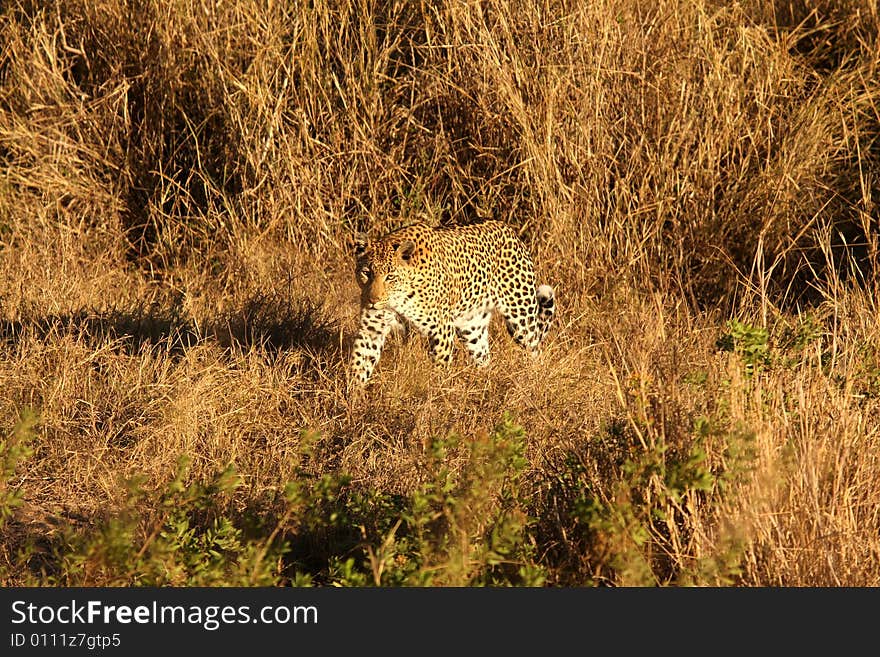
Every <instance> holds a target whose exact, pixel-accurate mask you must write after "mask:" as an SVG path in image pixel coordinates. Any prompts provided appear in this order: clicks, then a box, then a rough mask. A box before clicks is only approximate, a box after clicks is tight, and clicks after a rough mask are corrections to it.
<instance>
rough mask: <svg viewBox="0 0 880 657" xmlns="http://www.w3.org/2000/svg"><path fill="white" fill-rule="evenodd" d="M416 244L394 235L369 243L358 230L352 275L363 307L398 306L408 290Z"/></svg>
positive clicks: (378, 308) (414, 260)
mask: <svg viewBox="0 0 880 657" xmlns="http://www.w3.org/2000/svg"><path fill="white" fill-rule="evenodd" d="M416 251H417V249H416V244H415V242H414V241H413V240H411V239H402V238H396V237H395V236H394V235H393V234H392V235H388V236H386V237H384V238H383V239H381V240H377V241H375V242H371V241H370V240H369V238H368V237H367V236H366V235H365V234H363V233H359V234H358V236H357V238H356V239H355V249H354V255H355V263H356V265H355V276H356V278H357V281H358V284H359V285H360V287H361V306H362V307H364V308H375V309H377V310H381V309H383V308H392V309H393V308H395V307H397V306H398V305H399V304H400V303H401V302H402V301H403V300H404V299H405V298H406V295H407V294H408V293H409V290H410V289H411V287H412V286H411V285H410V284H409V283H410V279H411V276H412V274H413V273H414V270H415V266H416Z"/></svg>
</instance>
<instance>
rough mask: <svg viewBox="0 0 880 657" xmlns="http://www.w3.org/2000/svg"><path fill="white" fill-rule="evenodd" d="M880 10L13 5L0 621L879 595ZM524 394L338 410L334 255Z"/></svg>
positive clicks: (448, 385) (615, 1) (8, 23)
mask: <svg viewBox="0 0 880 657" xmlns="http://www.w3.org/2000/svg"><path fill="white" fill-rule="evenodd" d="M878 26H880V17H878V7H877V3H876V0H828V1H824V2H813V1H811V2H806V1H803V2H801V1H798V0H794V1H791V2H789V1H785V2H781V1H774V0H743V1H741V2H731V3H725V2H710V1H708V0H697V1H693V0H663V1H661V2H653V3H640V2H636V1H634V0H604V1H602V2H591V3H577V2H545V1H543V0H519V1H506V0H486V1H484V2H460V1H458V0H456V1H452V0H450V1H448V2H439V3H424V2H408V1H390V0H389V1H387V2H383V1H371V0H359V1H353V0H339V1H336V2H314V3H304V2H295V1H293V0H290V1H281V0H243V1H241V2H230V3H217V2H210V1H208V0H195V1H191V2H172V1H169V0H166V1H159V0H145V1H143V2H123V1H122V0H64V1H55V2H52V1H50V0H46V1H43V2H40V1H26V0H13V1H12V2H7V3H4V5H3V9H0V168H2V176H0V583H3V584H7V585H8V584H49V585H56V584H65V585H135V584H163V585H186V584H261V585H263V584H297V585H301V584H308V583H312V584H330V583H338V584H350V585H367V584H380V585H400V584H422V585H444V584H487V585H498V584H524V585H540V584H548V585H591V584H608V585H629V584H671V585H684V584H697V585H707V584H708V585H718V584H725V585H726V584H732V585H742V586H755V585H813V586H826V585H830V586H833V585H878V584H880V513H878V510H880V489H878V486H877V482H878V481H880V451H878V447H880V444H878V443H880V399H878V396H880V334H878V329H880V324H878V308H877V304H876V301H875V300H876V295H877V289H878V285H877V283H878V272H880V270H878V239H877V235H878V225H877V224H878V218H880V217H878V211H877V206H876V203H877V196H878V191H877V189H878V186H877V180H878V176H880V142H878V134H880V133H878V131H880V109H878V107H880V82H878V75H877V73H878V64H880V54H878V53H880V43H878ZM480 217H495V218H499V219H502V220H504V221H507V222H509V223H511V224H512V225H514V226H516V227H518V228H519V229H520V231H521V234H522V236H523V239H524V240H525V241H526V242H527V243H528V244H529V247H530V249H531V250H532V252H533V255H534V258H535V261H536V265H537V268H538V271H539V279H540V282H542V283H548V284H552V285H553V286H554V287H555V288H556V291H557V295H558V309H557V313H558V314H557V321H556V323H555V324H554V327H553V329H552V330H551V332H550V334H549V335H548V338H547V342H546V346H545V349H544V352H543V353H542V355H541V356H540V357H539V358H538V359H537V360H536V361H532V360H530V359H529V358H528V357H527V356H526V355H524V354H523V353H522V352H521V351H520V350H519V349H518V348H517V347H516V346H515V345H514V344H513V343H512V341H510V340H509V339H508V337H507V335H506V334H505V332H504V331H503V329H500V325H498V324H496V325H494V326H493V335H492V351H493V361H492V364H491V366H490V367H489V368H488V369H486V370H477V369H474V368H472V367H471V366H470V365H469V364H468V363H467V361H466V358H465V356H464V354H463V353H460V354H459V355H458V359H457V360H456V362H455V364H454V365H453V366H451V367H449V368H438V367H434V366H432V364H431V363H430V359H429V357H428V355H427V350H426V348H425V344H424V343H423V341H422V340H421V339H420V338H418V337H417V336H414V337H410V338H407V339H401V340H398V341H396V342H394V343H393V344H391V345H390V346H389V347H388V349H387V350H386V353H385V354H384V355H383V358H382V360H381V361H380V363H379V366H378V369H377V373H376V375H375V380H374V382H373V383H372V384H371V385H370V386H369V387H368V388H367V390H366V391H365V392H364V393H362V394H356V393H355V392H354V391H353V390H351V389H349V387H348V384H347V381H346V365H347V358H348V351H349V349H350V345H351V341H352V338H353V333H354V331H355V328H356V318H357V312H358V308H357V304H358V291H357V287H356V283H355V279H354V276H353V271H352V260H351V254H350V243H351V238H352V236H353V234H354V233H355V232H356V231H358V230H367V231H369V232H370V233H372V234H373V235H379V234H381V233H382V232H384V231H386V230H387V229H389V228H392V227H395V226H397V225H400V224H402V223H405V222H409V221H413V220H416V219H418V220H423V221H427V222H431V223H438V224H439V223H461V222H468V221H473V220H475V219H477V218H480Z"/></svg>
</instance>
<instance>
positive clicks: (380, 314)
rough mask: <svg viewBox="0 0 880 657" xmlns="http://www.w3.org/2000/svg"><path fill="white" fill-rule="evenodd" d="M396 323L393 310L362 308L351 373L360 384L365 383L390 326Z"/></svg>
mask: <svg viewBox="0 0 880 657" xmlns="http://www.w3.org/2000/svg"><path fill="white" fill-rule="evenodd" d="M396 324H397V316H396V313H395V312H394V311H393V310H388V309H385V308H383V309H381V310H380V309H376V308H364V310H363V312H361V322H360V328H359V330H358V334H357V337H356V338H355V340H354V347H353V349H352V361H351V370H352V375H353V376H354V377H355V379H356V380H357V381H358V382H360V383H361V384H364V383H366V382H367V381H368V380H369V378H370V376H371V375H372V374H373V368H375V367H376V363H377V362H379V356H380V355H381V354H382V347H383V346H385V339H386V338H387V337H388V333H389V332H390V331H391V329H392V327H394V326H395V325H396Z"/></svg>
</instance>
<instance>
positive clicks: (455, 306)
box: [351, 219, 556, 384]
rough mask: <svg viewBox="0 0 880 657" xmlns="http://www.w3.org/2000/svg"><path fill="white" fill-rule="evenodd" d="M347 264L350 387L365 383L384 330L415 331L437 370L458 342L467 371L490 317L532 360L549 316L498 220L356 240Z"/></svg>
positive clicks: (526, 259) (514, 236) (550, 305)
mask: <svg viewBox="0 0 880 657" xmlns="http://www.w3.org/2000/svg"><path fill="white" fill-rule="evenodd" d="M354 260H355V275H356V278H357V282H358V284H359V286H360V291H361V295H360V320H359V328H358V332H357V335H356V337H355V340H354V343H353V348H352V360H351V374H352V377H353V379H354V381H355V382H356V383H358V384H366V383H367V382H368V381H369V379H370V377H371V376H372V374H373V371H374V369H375V367H376V364H377V363H378V361H379V357H380V355H381V353H382V349H383V347H384V346H385V342H386V339H387V338H388V335H389V334H390V333H391V332H392V330H395V329H401V328H407V327H410V326H411V327H415V329H417V330H418V332H420V333H421V334H422V335H424V336H426V337H427V339H428V345H429V351H430V353H431V354H432V356H433V359H434V361H435V362H436V363H438V364H444V365H448V364H449V363H451V362H452V359H453V353H454V348H455V344H456V339H459V340H460V341H461V342H462V343H463V344H464V347H465V348H466V350H467V352H468V353H469V355H470V358H471V360H472V361H473V363H474V364H475V365H476V366H478V367H485V366H486V365H488V363H489V360H490V354H489V324H490V321H491V319H492V314H493V312H495V311H497V312H498V313H499V314H500V315H501V316H502V317H503V319H504V324H505V327H506V328H507V332H508V333H509V334H510V336H511V337H512V338H513V340H514V342H515V343H516V344H517V345H519V346H520V347H522V348H523V349H525V350H526V351H527V352H528V353H530V354H532V355H536V354H537V353H538V352H539V350H540V346H541V343H542V340H543V339H544V337H545V335H546V334H547V331H548V329H549V328H550V324H551V321H552V319H553V315H554V312H555V308H556V297H555V292H554V289H553V287H551V286H550V285H541V286H536V282H535V269H534V265H533V262H532V258H531V256H530V254H529V251H528V249H527V248H526V246H525V244H524V243H523V241H522V240H521V239H520V238H519V235H518V233H517V231H516V230H515V229H514V228H513V227H512V226H511V225H510V224H508V223H506V222H503V221H500V220H492V219H487V220H484V221H482V222H478V223H469V224H455V225H447V226H431V225H427V224H425V223H422V222H416V223H411V224H408V225H405V226H403V227H401V228H398V229H396V230H392V231H391V232H389V233H387V234H385V235H384V236H382V237H381V238H379V239H377V240H374V241H371V240H370V239H369V237H368V236H367V234H366V233H358V234H357V235H356V236H355V239H354Z"/></svg>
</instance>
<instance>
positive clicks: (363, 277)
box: [357, 267, 370, 283]
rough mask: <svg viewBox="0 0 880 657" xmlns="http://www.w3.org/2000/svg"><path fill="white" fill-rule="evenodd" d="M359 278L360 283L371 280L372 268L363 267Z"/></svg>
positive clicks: (359, 272)
mask: <svg viewBox="0 0 880 657" xmlns="http://www.w3.org/2000/svg"><path fill="white" fill-rule="evenodd" d="M357 276H358V279H360V281H361V282H362V283H366V282H367V281H368V280H370V268H369V267H361V268H360V269H359V270H358V273H357Z"/></svg>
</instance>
